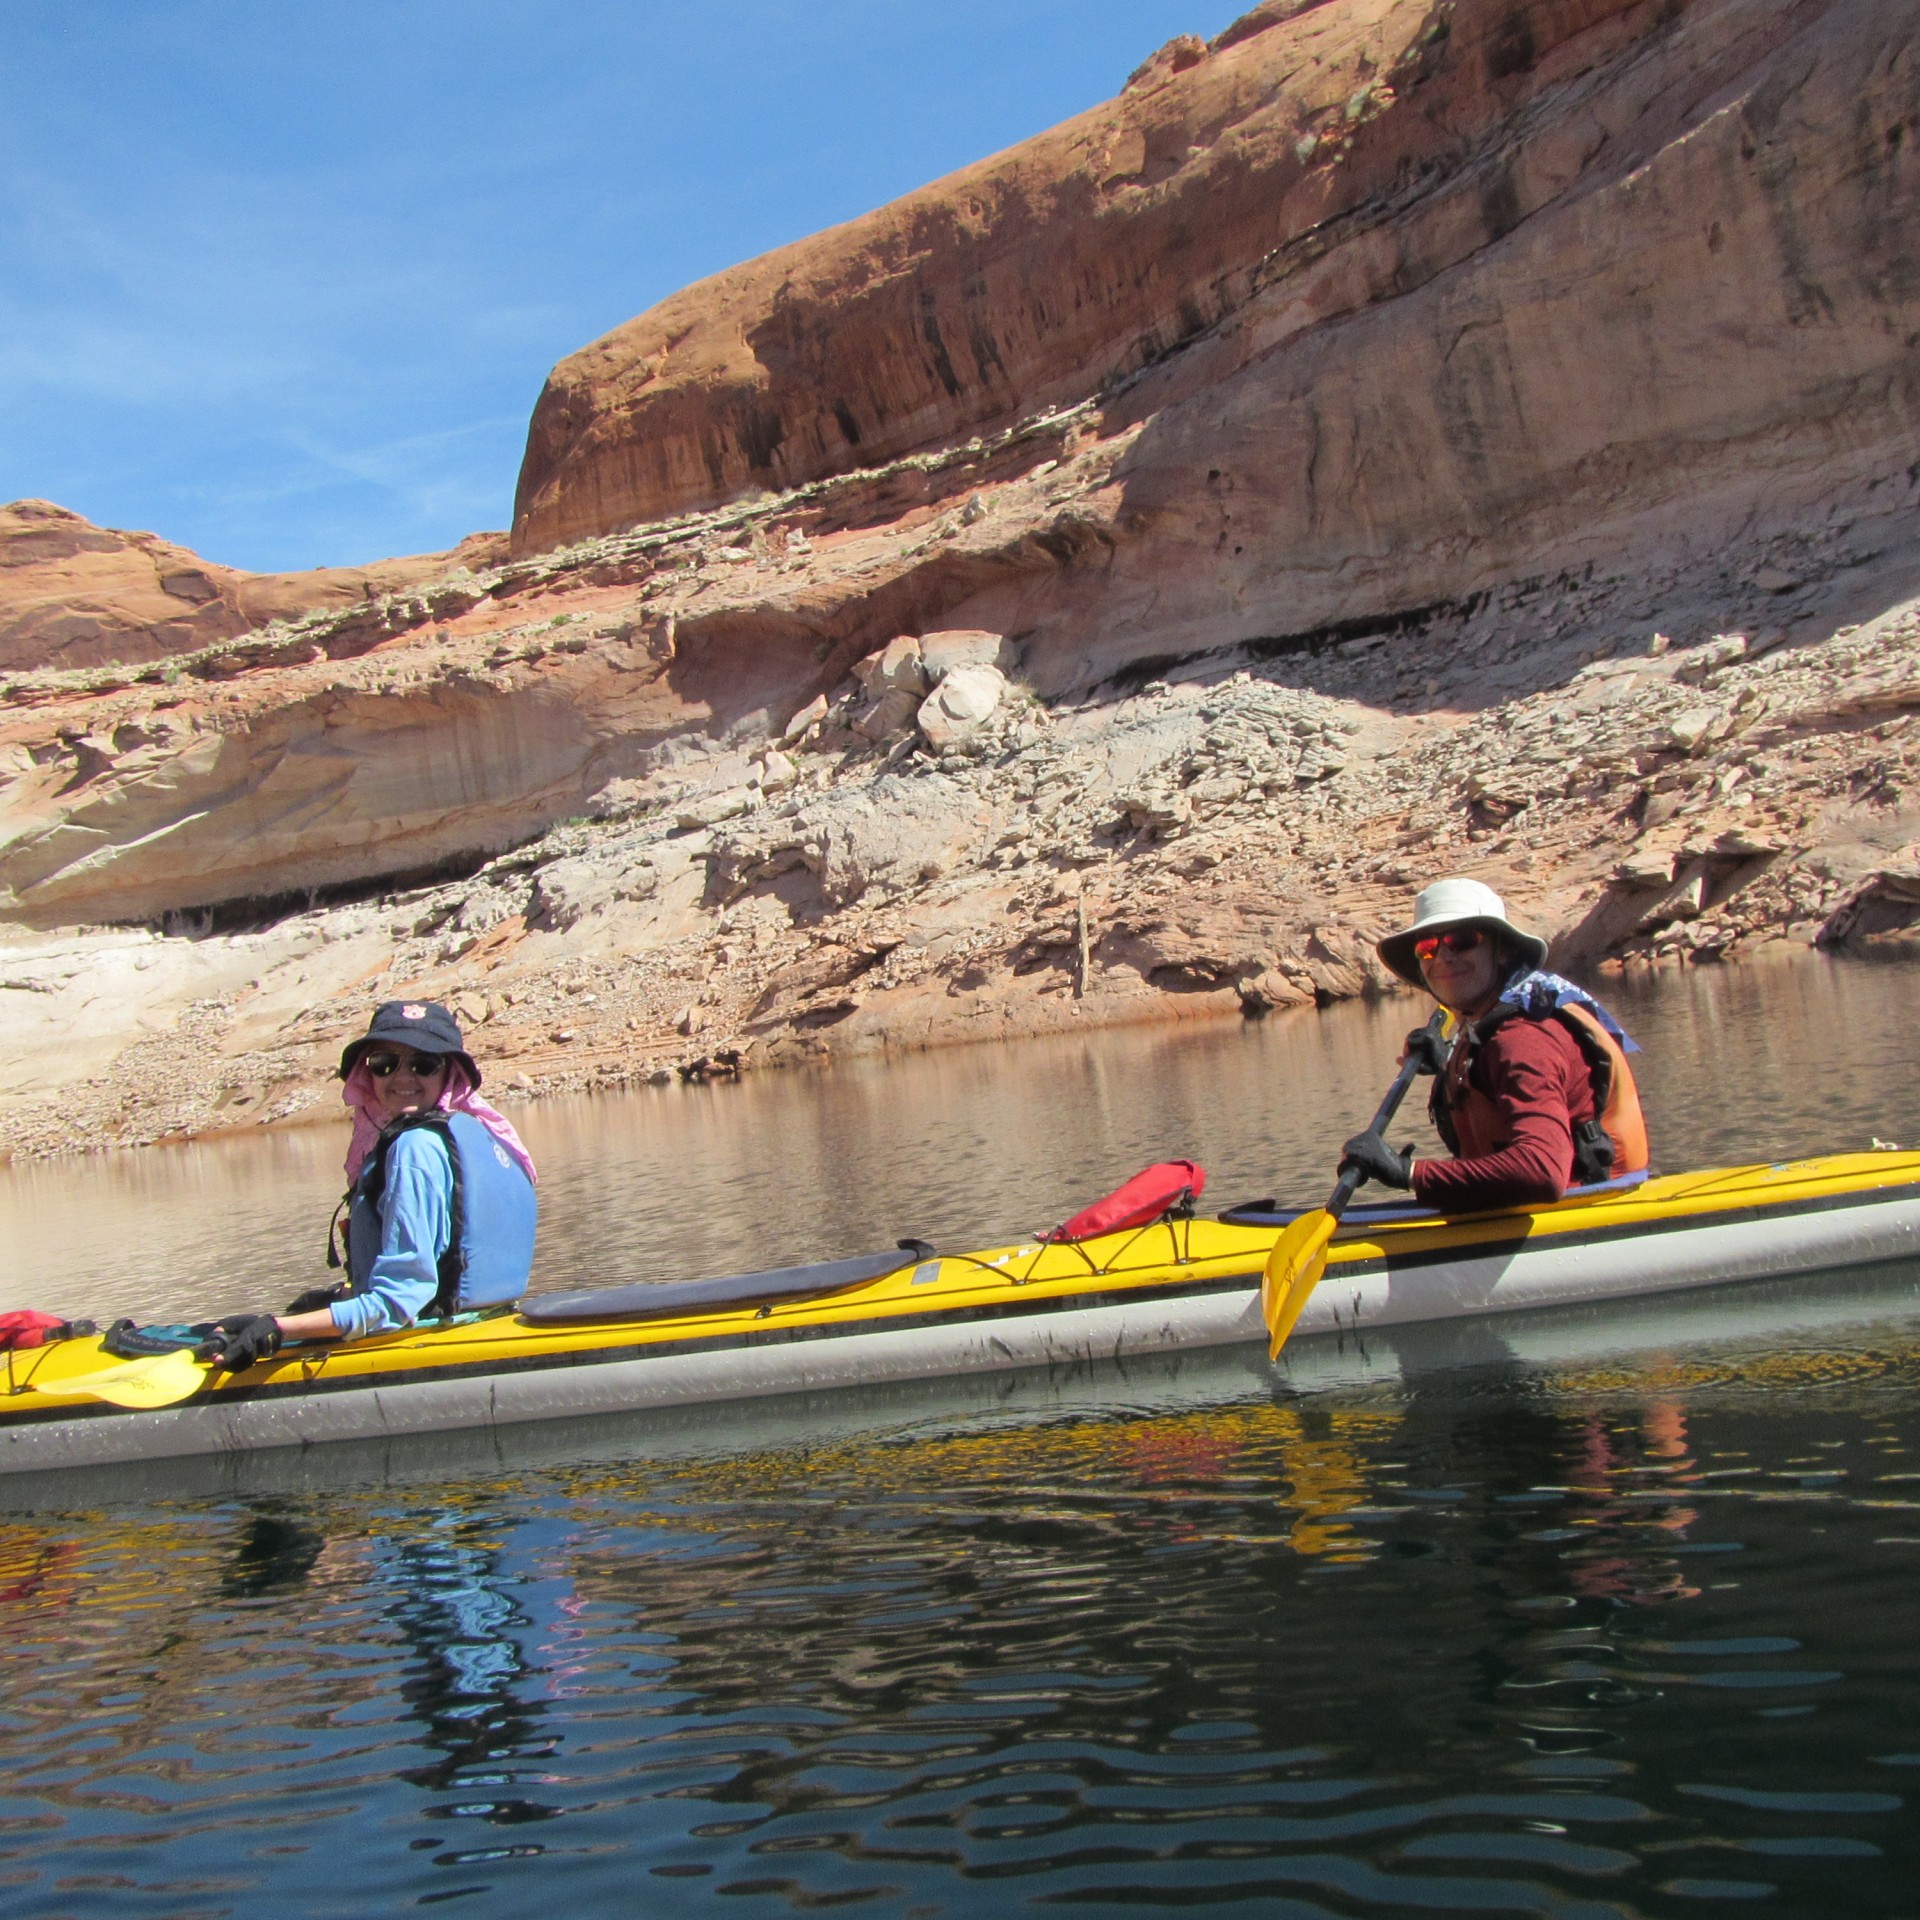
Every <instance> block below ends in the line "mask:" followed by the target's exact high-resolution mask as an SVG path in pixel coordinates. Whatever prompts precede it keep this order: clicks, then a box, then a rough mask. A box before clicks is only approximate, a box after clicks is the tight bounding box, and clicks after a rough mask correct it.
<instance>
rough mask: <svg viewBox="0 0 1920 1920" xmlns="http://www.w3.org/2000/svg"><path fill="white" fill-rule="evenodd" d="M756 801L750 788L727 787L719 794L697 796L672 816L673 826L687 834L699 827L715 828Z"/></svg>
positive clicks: (743, 811) (756, 797) (755, 794)
mask: <svg viewBox="0 0 1920 1920" xmlns="http://www.w3.org/2000/svg"><path fill="white" fill-rule="evenodd" d="M758 801H759V795H758V794H757V793H756V792H755V791H754V789H753V788H752V787H728V788H726V789H725V790H724V791H723V792H720V793H702V794H697V795H696V796H695V797H694V798H693V799H691V800H689V801H686V802H685V803H684V804H683V805H682V806H681V807H680V808H679V810H678V811H677V812H676V813H675V814H674V816H673V818H674V824H675V825H676V826H679V827H682V828H685V829H686V830H688V831H689V832H691V831H694V830H696V829H698V828H700V827H717V826H718V825H719V824H720V822H721V821H722V820H731V819H732V818H733V817H734V816H735V815H736V814H741V813H745V812H746V811H747V809H748V808H749V807H751V806H754V805H756V804H757V803H758Z"/></svg>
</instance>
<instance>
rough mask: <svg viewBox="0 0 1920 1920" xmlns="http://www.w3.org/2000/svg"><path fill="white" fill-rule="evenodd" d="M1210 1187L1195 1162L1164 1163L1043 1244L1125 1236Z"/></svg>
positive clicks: (1076, 1217)
mask: <svg viewBox="0 0 1920 1920" xmlns="http://www.w3.org/2000/svg"><path fill="white" fill-rule="evenodd" d="M1206 1184H1207V1172H1206V1169H1205V1168H1204V1167H1198V1166H1195V1165H1194V1163H1193V1162H1192V1161H1191V1160H1162V1161H1160V1162H1158V1163H1157V1164H1156V1165H1154V1166H1151V1167H1146V1168H1143V1169H1142V1170H1141V1171H1140V1172H1139V1173H1136V1174H1135V1175H1134V1176H1133V1178H1132V1179H1131V1180H1129V1181H1128V1182H1127V1183H1126V1185H1125V1186H1123V1187H1115V1188H1114V1190H1113V1191H1112V1192H1111V1193H1110V1194H1108V1195H1107V1197H1106V1198H1105V1199H1104V1200H1096V1201H1095V1202H1094V1203H1093V1205H1092V1206H1090V1207H1084V1208H1082V1209H1081V1211H1080V1212H1078V1213H1076V1214H1075V1215H1074V1216H1073V1218H1072V1219H1071V1220H1065V1221H1062V1222H1061V1224H1060V1225H1059V1226H1057V1227H1055V1228H1054V1230H1053V1231H1052V1232H1051V1233H1043V1234H1042V1235H1041V1236H1040V1237H1041V1239H1043V1240H1055V1241H1057V1240H1091V1239H1092V1238H1093V1236H1094V1235H1095V1234H1096V1233H1124V1232H1125V1231H1126V1229H1127V1228H1128V1227H1144V1226H1148V1225H1150V1224H1151V1223H1152V1222H1153V1221H1155V1220H1158V1219H1159V1218H1160V1216H1161V1215H1162V1214H1163V1213H1166V1212H1169V1211H1170V1210H1171V1209H1172V1208H1174V1207H1178V1206H1181V1205H1184V1204H1185V1203H1186V1202H1187V1201H1189V1200H1197V1199H1199V1197H1200V1193H1201V1189H1202V1188H1203V1187H1205V1186H1206Z"/></svg>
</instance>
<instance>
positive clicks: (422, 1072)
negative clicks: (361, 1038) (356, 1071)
mask: <svg viewBox="0 0 1920 1920" xmlns="http://www.w3.org/2000/svg"><path fill="white" fill-rule="evenodd" d="M360 1064H361V1065H362V1066H363V1067H365V1068H366V1070H367V1071H368V1072H369V1073H370V1074H372V1075H373V1077H374V1078H375V1079H376V1080H386V1079H390V1078H391V1077H392V1076H393V1075H394V1074H396V1073H398V1072H399V1071H400V1067H401V1064H402V1063H401V1059H400V1056H399V1055H398V1054H397V1053H363V1054H362V1055H361V1056H360ZM446 1064H447V1060H446V1055H445V1054H440V1053H414V1054H409V1055H408V1056H407V1059H406V1062H405V1065H406V1069H407V1071H408V1072H409V1073H411V1074H414V1075H416V1076H417V1077H418V1078H420V1079H422V1080H431V1079H432V1078H433V1076H434V1075H435V1074H436V1073H438V1072H439V1071H440V1070H441V1069H442V1068H443V1067H444V1066H445V1065H446Z"/></svg>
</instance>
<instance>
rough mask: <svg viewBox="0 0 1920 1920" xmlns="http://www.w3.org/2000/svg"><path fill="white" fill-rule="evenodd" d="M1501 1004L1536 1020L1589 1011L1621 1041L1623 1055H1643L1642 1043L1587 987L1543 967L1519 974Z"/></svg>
mask: <svg viewBox="0 0 1920 1920" xmlns="http://www.w3.org/2000/svg"><path fill="white" fill-rule="evenodd" d="M1499 1004H1500V1005H1501V1006H1503V1007H1512V1008H1513V1009H1514V1010H1515V1011H1516V1012H1519V1013H1524V1014H1530V1015H1531V1016H1532V1017H1533V1018H1535V1019H1539V1018H1540V1017H1541V1016H1542V1015H1543V1014H1548V1013H1551V1012H1552V1011H1553V1010H1554V1008H1555V1007H1566V1006H1574V1007H1585V1008H1586V1010H1587V1011H1588V1012H1589V1013H1590V1014H1592V1015H1593V1017H1594V1018H1595V1019H1596V1020H1598V1021H1599V1022H1600V1024H1601V1025H1602V1026H1603V1027H1605V1028H1606V1030H1607V1031H1608V1032H1609V1033H1610V1034H1612V1035H1613V1037H1614V1038H1615V1039H1616V1040H1617V1041H1619V1043H1620V1051H1621V1052H1622V1053H1638V1052H1639V1051H1640V1047H1639V1043H1638V1042H1637V1041H1635V1040H1634V1039H1633V1038H1632V1037H1631V1036H1630V1035H1629V1034H1628V1032H1627V1030H1626V1028H1625V1027H1623V1026H1622V1025H1621V1024H1620V1022H1619V1021H1618V1020H1616V1019H1615V1018H1614V1017H1613V1015H1612V1014H1610V1013H1609V1012H1608V1011H1607V1010H1606V1008H1605V1007H1603V1006H1602V1005H1601V1004H1600V1002H1599V1001H1598V1000H1596V999H1595V998H1594V997H1593V995H1592V994H1590V993H1589V992H1588V991H1587V990H1586V989H1585V988H1584V987H1576V986H1575V985H1574V984H1573V982H1572V981H1571V980H1568V979H1565V978H1563V977H1562V976H1561V975H1560V974H1557V973H1548V972H1546V971H1545V970H1544V969H1542V968H1539V967H1532V968H1529V969H1528V970H1527V971H1525V972H1523V973H1516V974H1515V975H1514V976H1513V978H1512V979H1511V980H1509V981H1508V982H1507V984H1506V985H1505V986H1504V987H1502V988H1501V989H1500V1002H1499Z"/></svg>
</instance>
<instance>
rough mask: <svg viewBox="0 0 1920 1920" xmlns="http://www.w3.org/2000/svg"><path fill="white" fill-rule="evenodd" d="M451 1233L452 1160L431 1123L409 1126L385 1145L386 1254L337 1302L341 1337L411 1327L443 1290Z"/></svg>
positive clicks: (382, 1219) (382, 1198) (383, 1241)
mask: <svg viewBox="0 0 1920 1920" xmlns="http://www.w3.org/2000/svg"><path fill="white" fill-rule="evenodd" d="M452 1239H453V1161H452V1160H451V1158H450V1157H449V1156H448V1152H447V1143H446V1141H445V1139H444V1138H443V1137H442V1136H441V1135H440V1134H438V1133H437V1132H435V1131H434V1130H433V1129H432V1128H431V1127H411V1128H409V1129H408V1130H407V1131H406V1132H405V1133H403V1134H401V1136H400V1137H399V1138H398V1139H397V1140H395V1141H394V1143H393V1144H392V1146H391V1147H390V1148H389V1149H388V1151H387V1184H386V1191H385V1192H383V1193H382V1194H381V1196H380V1253H379V1257H378V1258H377V1259H376V1260H375V1261H374V1263H373V1270H372V1272H370V1273H369V1274H368V1276H367V1284H366V1286H365V1287H364V1288H363V1289H362V1290H361V1291H360V1292H358V1293H355V1294H352V1295H350V1296H349V1297H348V1298H347V1299H345V1300H336V1301H334V1303H333V1306H332V1309H331V1311H332V1313H333V1324H334V1325H335V1326H336V1327H338V1328H339V1329H340V1333H341V1336H342V1338H344V1339H348V1340H353V1339H357V1338H358V1337H359V1336H360V1335H362V1334H366V1333H383V1332H385V1331H387V1330H388V1329H389V1328H394V1327H407V1326H411V1325H412V1324H413V1322H414V1321H415V1320H416V1319H418V1318H419V1316H420V1315H421V1314H422V1313H423V1312H424V1311H425V1310H426V1308H427V1307H428V1306H429V1305H430V1304H431V1303H432V1300H433V1297H434V1295H435V1294H436V1293H438V1292H439V1291H440V1256H441V1255H442V1254H443V1253H445V1252H446V1250H447V1247H448V1245H449V1244H450V1243H451V1241H452Z"/></svg>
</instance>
